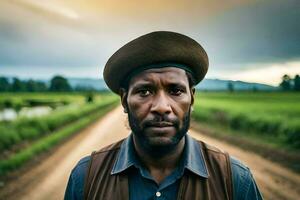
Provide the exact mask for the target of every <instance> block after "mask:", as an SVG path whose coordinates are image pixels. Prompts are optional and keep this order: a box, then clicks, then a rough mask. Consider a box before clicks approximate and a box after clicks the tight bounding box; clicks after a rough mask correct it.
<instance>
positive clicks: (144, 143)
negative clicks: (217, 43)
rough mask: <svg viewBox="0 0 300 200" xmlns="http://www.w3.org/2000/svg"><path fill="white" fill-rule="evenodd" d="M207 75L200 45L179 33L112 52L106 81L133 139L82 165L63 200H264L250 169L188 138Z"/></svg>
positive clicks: (156, 34)
mask: <svg viewBox="0 0 300 200" xmlns="http://www.w3.org/2000/svg"><path fill="white" fill-rule="evenodd" d="M207 69H208V57H207V55H206V52H205V51H204V49H203V48H202V47H201V46H200V44H198V43H197V42H196V41H195V40H193V39H191V38H189V37H187V36H185V35H182V34H179V33H174V32H166V31H158V32H152V33H149V34H146V35H143V36H141V37H139V38H137V39H135V40H133V41H131V42H129V43H127V44H126V45H125V46H123V47H122V48H120V49H119V50H118V51H117V52H116V53H114V54H113V55H112V56H111V58H110V59H109V60H108V62H107V64H106V66H105V69H104V80H105V82H106V83H107V85H108V87H109V88H110V89H111V90H112V91H113V92H115V93H117V94H118V95H120V97H121V103H122V106H123V108H124V112H125V113H128V121H129V125H130V128H131V130H132V133H131V135H130V136H129V137H128V138H126V139H124V140H122V141H119V142H117V143H115V144H112V145H110V146H108V147H105V148H103V149H101V150H99V151H97V152H94V153H93V154H92V155H91V156H88V157H86V158H83V159H82V160H81V161H79V163H78V164H77V166H76V167H75V168H74V169H73V171H72V173H71V176H70V179H69V182H68V186H67V190H66V194H65V199H83V198H84V199H109V200H110V199H112V200H114V199H122V200H123V199H125V200H126V199H128V200H150V199H158V200H160V199H164V200H166V199H170V200H175V199H187V200H193V199H201V200H202V199H211V200H219V199H220V200H221V199H222V200H223V199H235V200H243V199H247V200H250V199H251V200H256V199H262V197H261V195H260V192H259V190H258V188H257V186H256V183H255V181H254V179H253V177H252V175H251V173H250V171H249V169H248V168H247V167H246V166H244V165H243V164H242V163H241V162H239V161H238V160H236V159H234V158H232V157H230V156H229V155H228V154H227V153H225V152H223V151H221V150H218V149H216V148H214V147H212V146H209V145H207V144H205V143H204V142H200V141H196V140H195V139H193V138H192V137H190V136H189V135H188V134H187V132H188V129H189V124H190V114H191V111H192V109H193V103H194V94H195V89H194V86H195V85H196V84H198V83H199V82H200V81H201V80H202V79H203V78H204V76H205V74H206V72H207ZM112 134H114V133H112Z"/></svg>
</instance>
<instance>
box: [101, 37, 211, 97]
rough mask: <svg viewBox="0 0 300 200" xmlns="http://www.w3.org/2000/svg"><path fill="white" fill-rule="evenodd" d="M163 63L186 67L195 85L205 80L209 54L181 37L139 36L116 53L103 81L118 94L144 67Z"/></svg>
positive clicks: (194, 43)
mask: <svg viewBox="0 0 300 200" xmlns="http://www.w3.org/2000/svg"><path fill="white" fill-rule="evenodd" d="M161 63H176V64H178V65H182V66H186V68H188V69H189V71H191V72H192V75H193V76H194V78H195V80H196V84H198V83H199V82H200V81H201V80H202V79H203V78H204V76H205V74H206V72H207V69H208V57H207V54H206V52H205V50H204V49H203V48H202V46H201V45H200V44H199V43H198V42H196V41H195V40H193V39H192V38H190V37H188V36H185V35H182V34H179V33H175V32H169V31H156V32H151V33H148V34H146V35H143V36H140V37H138V38H136V39H134V40H132V41H130V42H129V43H127V44H125V45H124V46H123V47H121V48H120V49H119V50H118V51H116V52H115V53H114V54H113V55H112V56H111V57H110V58H109V59H108V61H107V63H106V65H105V68H104V72H103V77H104V80H105V82H106V84H107V86H108V87H109V88H110V89H111V90H112V91H113V92H115V93H117V94H119V89H120V87H121V86H122V85H123V84H124V81H125V80H128V76H129V74H132V72H134V71H136V70H139V69H141V68H143V67H145V66H151V65H157V64H161ZM168 66H169V67H172V66H170V65H168ZM165 67H166V66H165ZM148 69H149V68H148Z"/></svg>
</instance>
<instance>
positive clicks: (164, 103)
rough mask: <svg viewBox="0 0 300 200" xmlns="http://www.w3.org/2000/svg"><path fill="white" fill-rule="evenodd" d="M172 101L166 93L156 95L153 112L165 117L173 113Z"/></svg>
mask: <svg viewBox="0 0 300 200" xmlns="http://www.w3.org/2000/svg"><path fill="white" fill-rule="evenodd" d="M171 111H172V108H171V106H170V100H169V99H168V97H167V95H166V94H165V93H164V92H159V93H157V94H156V95H155V98H154V99H153V102H152V107H151V112H153V113H156V114H160V115H164V114H169V113H171Z"/></svg>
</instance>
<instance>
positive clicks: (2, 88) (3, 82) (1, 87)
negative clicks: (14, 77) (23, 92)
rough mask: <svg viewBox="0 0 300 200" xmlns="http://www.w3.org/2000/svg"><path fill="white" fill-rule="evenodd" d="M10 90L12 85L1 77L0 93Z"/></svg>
mask: <svg viewBox="0 0 300 200" xmlns="http://www.w3.org/2000/svg"><path fill="white" fill-rule="evenodd" d="M9 90H10V84H9V82H8V79H7V78H6V77H0V92H7V91H9Z"/></svg>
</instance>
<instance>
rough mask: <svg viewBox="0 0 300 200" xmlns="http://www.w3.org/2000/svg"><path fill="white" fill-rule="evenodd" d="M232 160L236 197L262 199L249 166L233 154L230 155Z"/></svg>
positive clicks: (246, 199)
mask: <svg viewBox="0 0 300 200" xmlns="http://www.w3.org/2000/svg"><path fill="white" fill-rule="evenodd" d="M230 162H231V171H232V180H233V191H234V192H233V193H234V195H233V196H234V199H245V200H248V199H249V200H250V199H253V200H260V199H262V196H261V194H260V192H259V189H258V187H257V185H256V182H255V180H254V178H253V175H252V173H251V171H250V169H249V167H247V166H246V165H245V164H243V163H242V162H241V161H239V160H238V159H237V158H235V157H233V156H230Z"/></svg>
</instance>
